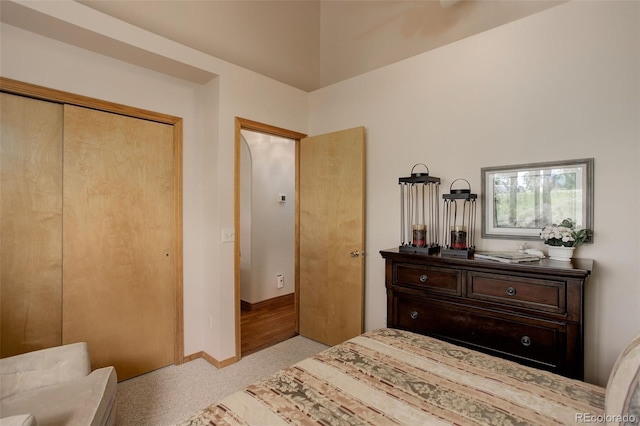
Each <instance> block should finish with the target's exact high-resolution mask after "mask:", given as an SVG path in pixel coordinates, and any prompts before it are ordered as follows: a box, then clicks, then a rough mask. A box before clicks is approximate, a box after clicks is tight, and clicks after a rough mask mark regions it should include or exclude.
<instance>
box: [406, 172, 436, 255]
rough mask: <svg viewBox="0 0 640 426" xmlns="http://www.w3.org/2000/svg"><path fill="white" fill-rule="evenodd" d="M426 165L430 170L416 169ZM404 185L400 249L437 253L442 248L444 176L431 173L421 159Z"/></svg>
mask: <svg viewBox="0 0 640 426" xmlns="http://www.w3.org/2000/svg"><path fill="white" fill-rule="evenodd" d="M417 166H424V168H425V169H426V170H427V171H426V172H414V170H415V168H416V167H417ZM398 184H399V185H400V251H405V252H420V253H427V254H434V253H437V252H438V251H440V245H439V244H438V236H439V235H440V228H439V221H440V219H439V218H440V214H439V207H438V205H439V199H440V195H439V194H440V178H437V177H433V176H429V168H428V167H427V166H425V165H424V164H422V163H418V164H416V165H414V166H413V168H412V169H411V176H409V177H401V178H399V179H398Z"/></svg>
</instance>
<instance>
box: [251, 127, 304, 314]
mask: <svg viewBox="0 0 640 426" xmlns="http://www.w3.org/2000/svg"><path fill="white" fill-rule="evenodd" d="M242 134H243V136H244V137H245V140H246V141H247V145H248V146H249V149H250V152H251V158H250V159H245V158H244V157H242V161H243V164H242V167H241V169H242V170H243V171H244V173H243V174H242V175H241V176H240V182H242V181H243V179H244V180H248V181H251V185H250V191H251V193H250V194H249V196H250V199H251V202H250V205H249V206H246V207H247V208H245V206H244V205H241V207H240V215H241V223H242V222H244V217H245V214H247V213H248V212H249V214H250V218H251V219H250V221H249V222H250V224H248V225H249V226H246V224H245V226H246V228H245V227H243V228H242V229H241V235H242V237H241V238H242V245H241V252H242V256H241V258H242V260H241V263H240V264H241V268H240V269H241V270H240V277H241V280H242V286H241V289H240V296H241V299H242V300H244V301H246V302H249V303H257V302H261V301H263V300H268V299H271V298H274V297H278V296H284V295H286V294H290V293H293V291H294V284H295V281H294V267H295V262H294V261H295V252H294V251H295V142H294V141H293V140H292V139H286V138H281V137H277V136H271V135H266V134H264V133H258V132H252V131H247V130H243V131H242ZM245 160H249V161H246V162H249V163H250V164H249V167H248V168H245V167H244V166H245V164H244V162H245ZM243 190H244V188H243ZM279 194H284V195H285V197H286V201H285V202H284V203H280V202H279V201H278V195H279ZM243 199H245V198H244V194H243ZM245 230H246V231H248V233H249V234H250V236H251V241H250V242H249V243H250V245H249V244H246V241H245V239H244V235H245V233H247V232H245ZM246 255H249V257H250V259H251V260H250V264H249V265H245V264H244V263H245V262H244V260H245V259H244V258H245V256H246ZM245 274H246V275H248V277H247V278H248V279H247V280H245ZM278 274H282V275H283V277H284V287H283V288H277V287H276V275H278Z"/></svg>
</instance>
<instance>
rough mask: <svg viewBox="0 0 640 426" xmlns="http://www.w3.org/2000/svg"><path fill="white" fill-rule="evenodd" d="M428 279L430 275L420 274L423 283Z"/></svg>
mask: <svg viewBox="0 0 640 426" xmlns="http://www.w3.org/2000/svg"><path fill="white" fill-rule="evenodd" d="M428 279H429V277H428V276H426V275H420V282H421V283H426V282H427V280H428Z"/></svg>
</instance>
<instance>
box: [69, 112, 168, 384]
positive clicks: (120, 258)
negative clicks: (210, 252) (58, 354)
mask: <svg viewBox="0 0 640 426" xmlns="http://www.w3.org/2000/svg"><path fill="white" fill-rule="evenodd" d="M64 128H65V136H64V214H63V225H64V227H63V244H64V254H63V283H64V284H63V289H64V299H63V341H64V342H65V343H70V342H76V341H86V342H88V344H89V351H90V353H91V360H92V367H93V368H99V367H103V366H106V365H114V366H115V367H116V371H117V374H118V379H119V380H124V379H127V378H129V377H133V376H136V375H139V374H142V373H145V372H148V371H152V370H154V369H157V368H160V367H163V366H166V365H168V364H172V363H173V361H174V343H175V342H174V340H175V302H174V297H175V295H174V281H175V276H174V275H175V272H174V256H175V253H174V220H175V219H174V195H175V194H174V175H173V128H172V126H170V125H166V124H161V123H156V122H151V121H147V120H142V119H137V118H131V117H126V116H121V115H117V114H111V113H105V112H101V111H95V110H91V109H86V108H80V107H74V106H68V105H65V111H64Z"/></svg>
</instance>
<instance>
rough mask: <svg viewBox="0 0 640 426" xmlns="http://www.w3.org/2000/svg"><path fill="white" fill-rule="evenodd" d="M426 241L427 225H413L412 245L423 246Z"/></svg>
mask: <svg viewBox="0 0 640 426" xmlns="http://www.w3.org/2000/svg"><path fill="white" fill-rule="evenodd" d="M426 241H427V227H426V226H425V225H422V224H418V225H413V242H412V243H413V245H414V246H417V247H424V246H425V245H426Z"/></svg>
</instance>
